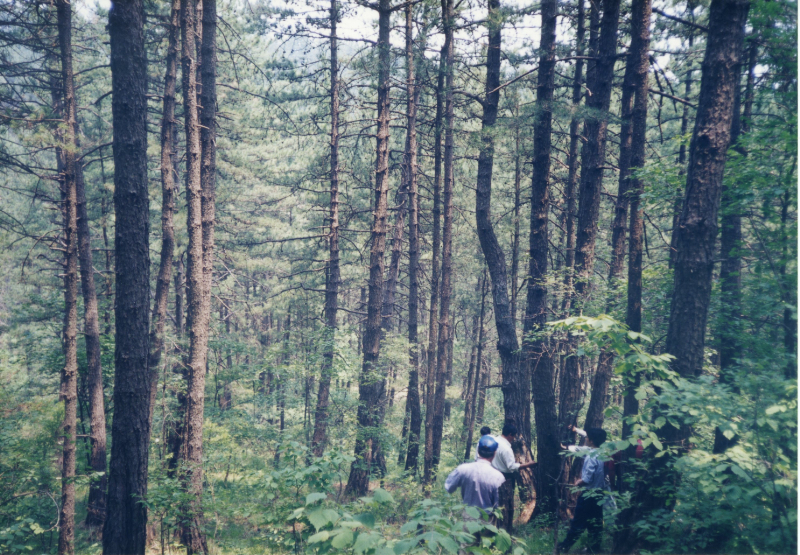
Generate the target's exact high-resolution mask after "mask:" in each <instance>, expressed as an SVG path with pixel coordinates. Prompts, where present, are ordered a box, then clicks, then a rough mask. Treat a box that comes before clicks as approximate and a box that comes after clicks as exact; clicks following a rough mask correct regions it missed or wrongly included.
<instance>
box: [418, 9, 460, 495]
mask: <svg viewBox="0 0 800 555" xmlns="http://www.w3.org/2000/svg"><path fill="white" fill-rule="evenodd" d="M442 19H443V21H444V35H445V39H444V41H445V42H444V47H443V49H442V52H443V54H444V57H443V65H444V73H445V76H444V160H443V166H444V168H443V169H444V190H443V193H444V194H443V197H444V198H443V201H444V222H443V225H442V274H441V284H440V286H441V289H440V299H439V321H438V326H439V329H438V339H437V347H436V364H435V366H434V367H435V377H436V380H435V385H436V389H435V391H434V392H433V398H432V399H429V404H428V406H427V411H428V412H430V413H432V418H430V419H429V421H430V426H428V427H427V429H426V432H427V433H426V435H425V468H424V475H423V483H424V484H425V485H426V486H430V485H431V484H432V483H433V482H434V481H435V480H436V470H437V468H438V466H439V456H440V454H441V450H442V431H443V429H444V403H445V393H446V391H447V348H448V345H449V343H450V334H451V333H452V330H451V329H450V325H451V324H450V295H451V289H452V287H451V280H452V275H451V274H452V265H453V262H452V258H453V251H452V249H453V181H454V178H453V146H454V145H453V119H454V106H453V62H454V56H453V48H454V46H453V0H442ZM429 348H430V347H429ZM428 368H429V369H430V368H431V362H429V363H428ZM426 416H427V415H426Z"/></svg>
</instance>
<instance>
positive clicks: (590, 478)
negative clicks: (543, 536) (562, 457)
mask: <svg viewBox="0 0 800 555" xmlns="http://www.w3.org/2000/svg"><path fill="white" fill-rule="evenodd" d="M605 441H606V432H605V430H603V429H602V428H589V429H588V430H586V446H587V447H588V448H589V453H588V454H587V455H586V457H585V458H584V460H583V469H582V470H581V477H580V479H579V480H578V481H577V482H575V485H576V486H578V487H582V488H583V491H582V492H581V495H580V497H578V503H577V504H576V505H575V516H574V517H573V519H572V523H571V524H570V527H569V531H568V532H567V537H565V538H564V541H562V542H561V543H559V544H558V546H557V548H556V549H557V551H558V552H559V553H566V552H567V551H569V549H570V547H572V545H573V544H574V543H575V542H576V541H577V540H578V538H579V537H580V535H581V534H582V533H583V531H584V530H588V531H589V551H590V552H591V553H600V552H601V549H602V540H603V505H602V491H603V489H604V486H605V481H606V477H605V471H604V468H603V467H604V465H603V463H602V461H600V460H599V459H598V457H597V448H598V447H600V446H601V445H602V444H603V443H605ZM561 447H562V449H566V447H565V446H564V445H562V446H561Z"/></svg>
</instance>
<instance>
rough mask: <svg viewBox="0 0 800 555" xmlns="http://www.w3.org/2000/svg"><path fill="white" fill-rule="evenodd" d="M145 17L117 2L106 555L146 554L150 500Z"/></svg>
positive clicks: (113, 19)
mask: <svg viewBox="0 0 800 555" xmlns="http://www.w3.org/2000/svg"><path fill="white" fill-rule="evenodd" d="M144 17H145V16H144V4H143V2H142V1H141V0H127V1H120V2H116V3H115V4H114V9H113V10H111V12H110V13H109V16H108V33H109V37H110V39H111V90H112V101H111V110H112V115H113V131H114V139H113V151H114V212H115V215H116V225H115V234H114V252H115V253H116V266H115V277H116V315H117V317H116V342H115V356H114V361H115V364H114V365H115V372H114V419H113V421H112V426H111V436H112V437H113V438H114V441H113V442H112V443H111V463H110V471H109V479H108V496H107V498H106V500H107V513H106V521H105V524H104V526H103V553H104V554H105V555H118V554H119V555H142V554H143V553H144V550H145V543H146V526H147V508H146V507H145V506H144V504H142V503H141V499H143V498H144V497H145V496H146V495H147V462H148V461H147V458H148V452H149V446H150V422H149V417H150V406H149V405H150V373H149V370H148V355H149V352H150V350H149V337H148V334H149V328H150V326H149V320H150V318H149V316H150V249H149V232H150V225H149V215H150V214H149V198H148V190H147V125H146V124H147V101H146V92H147V91H146V89H147V63H146V57H145V49H144Z"/></svg>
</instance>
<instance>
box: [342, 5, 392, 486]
mask: <svg viewBox="0 0 800 555" xmlns="http://www.w3.org/2000/svg"><path fill="white" fill-rule="evenodd" d="M390 10H391V5H390V2H389V0H380V5H379V8H378V18H379V19H378V117H377V124H378V130H377V141H376V143H377V145H376V150H377V154H376V157H375V201H374V205H373V209H374V214H375V217H374V219H373V223H372V232H371V242H372V246H371V248H370V258H369V296H368V298H367V320H366V324H365V326H364V340H363V344H362V345H363V351H364V359H363V363H362V366H361V374H360V375H359V379H358V401H359V402H358V416H357V424H358V432H357V436H356V445H355V450H354V454H355V457H356V460H355V461H354V462H353V464H352V465H351V467H350V476H349V478H348V480H347V487H346V488H345V492H346V493H347V494H348V495H352V496H362V495H366V494H367V491H368V490H369V476H370V472H371V468H372V463H373V461H372V454H373V444H374V443H375V442H377V441H378V434H377V432H378V430H377V428H378V424H379V420H380V407H381V403H382V402H383V397H384V394H385V391H384V390H385V388H386V381H385V378H384V376H382V375H381V372H380V368H379V367H378V356H379V354H380V344H381V307H382V300H383V299H382V296H383V273H384V261H383V255H384V252H385V250H386V227H387V219H388V210H387V197H388V191H389V87H390V82H389V70H390V61H391V60H390V54H391V52H390V44H389V31H390V24H389V17H390V15H391V11H390Z"/></svg>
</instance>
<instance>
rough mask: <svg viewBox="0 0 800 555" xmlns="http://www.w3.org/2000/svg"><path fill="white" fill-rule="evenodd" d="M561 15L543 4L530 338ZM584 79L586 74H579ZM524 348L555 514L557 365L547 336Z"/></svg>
mask: <svg viewBox="0 0 800 555" xmlns="http://www.w3.org/2000/svg"><path fill="white" fill-rule="evenodd" d="M579 1H582V0H579ZM579 13H580V14H581V15H582V13H583V10H582V9H581V10H580V12H579ZM557 17H558V2H557V0H545V1H544V2H542V42H541V55H540V57H539V76H538V83H537V89H536V102H537V117H536V120H535V121H534V127H533V178H532V187H531V232H530V262H529V268H528V303H527V306H526V310H525V331H524V335H525V336H528V335H529V334H531V333H534V332H539V331H542V330H543V327H544V325H545V323H546V322H547V285H546V283H545V280H546V278H547V256H548V249H549V243H548V231H547V224H548V213H549V205H550V160H551V152H552V142H551V141H552V130H553V111H552V103H553V91H554V88H555V66H556V61H555V46H556V20H557ZM581 23H582V22H581ZM578 38H579V40H580V39H582V37H578ZM576 71H577V69H576ZM578 79H580V78H579V77H578ZM575 125H577V123H576V124H575ZM573 202H574V201H573ZM568 209H569V208H568ZM568 217H569V216H568ZM568 241H569V239H568ZM523 347H524V353H525V359H526V360H525V362H526V365H527V368H529V373H530V376H531V378H530V379H531V389H532V392H533V410H534V414H535V416H536V444H537V446H538V449H537V452H538V456H537V458H538V462H539V464H538V465H537V466H536V468H535V470H534V472H535V484H536V509H535V511H536V513H537V514H539V515H548V516H550V515H554V514H555V512H556V509H557V507H558V498H557V497H556V496H555V494H556V491H557V490H556V487H555V484H556V482H557V481H558V476H559V474H560V469H561V465H562V461H561V457H560V456H559V453H558V427H557V426H558V420H557V418H556V400H555V395H554V393H553V365H552V359H551V356H550V353H549V350H548V345H547V342H546V340H545V339H543V338H542V339H537V340H535V341H526V342H525V344H524V346H523Z"/></svg>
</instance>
